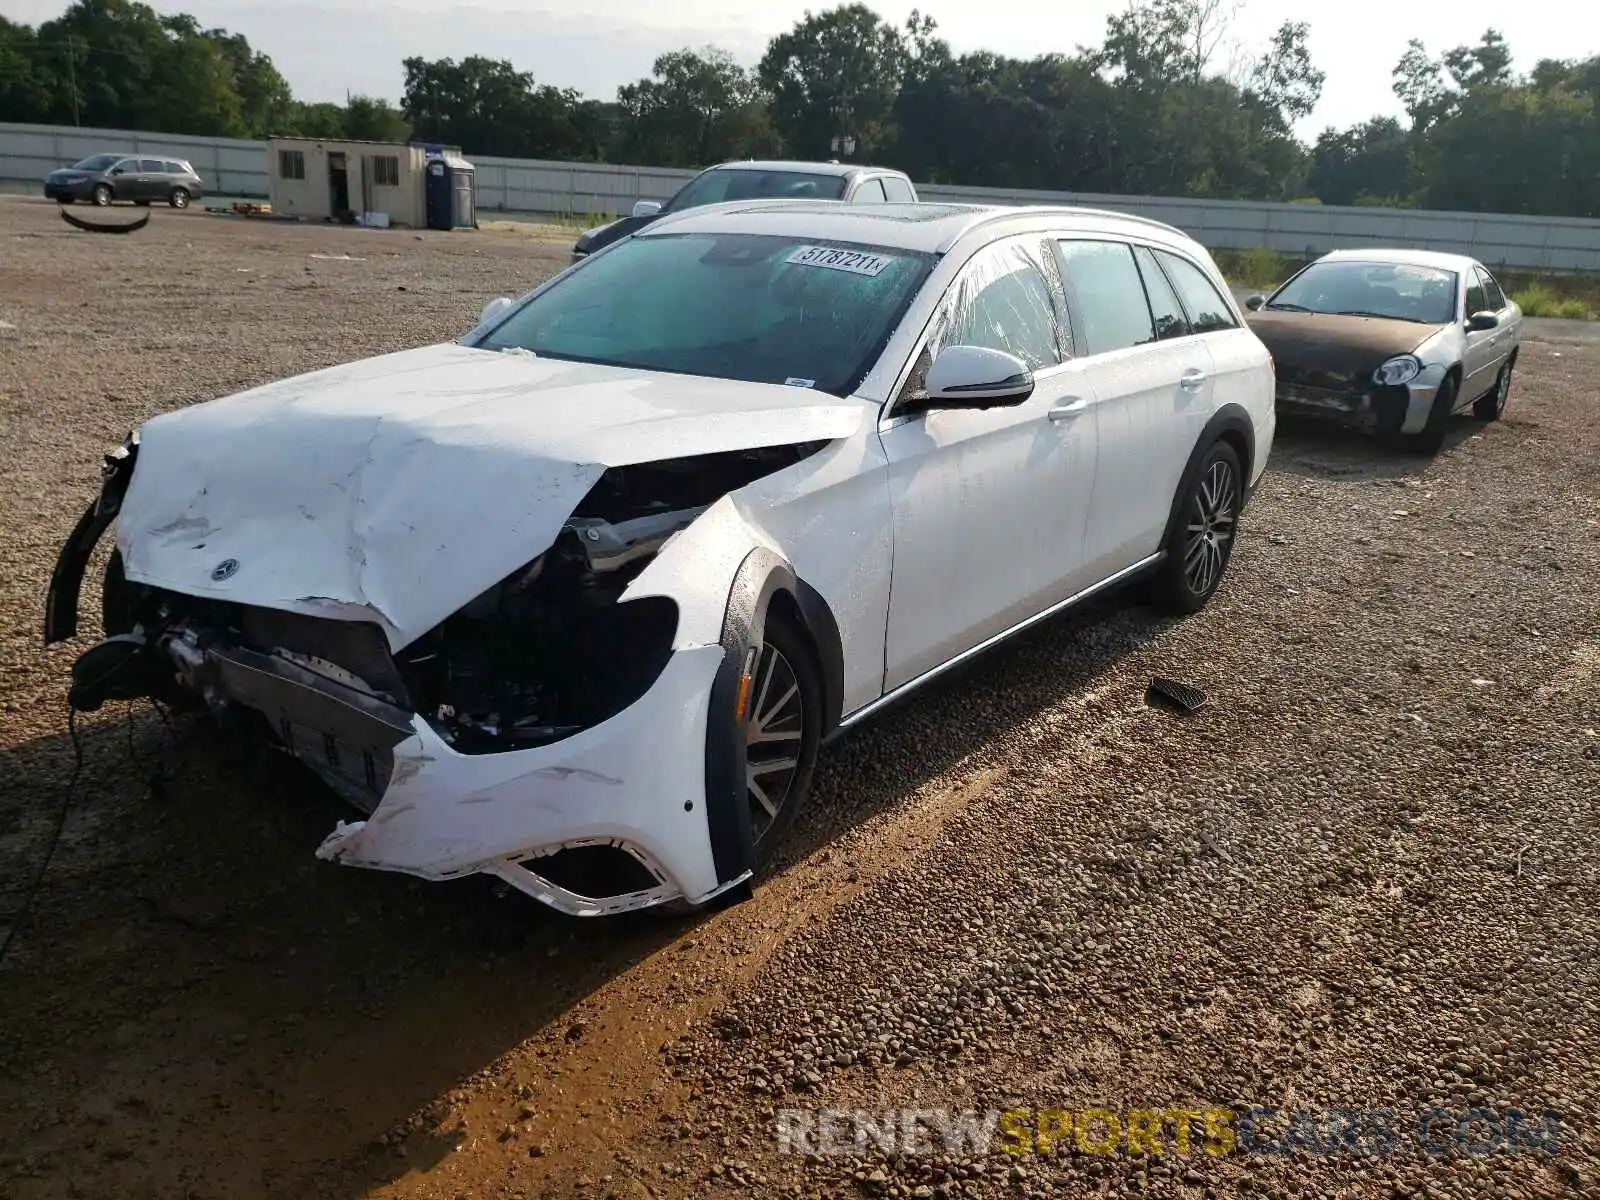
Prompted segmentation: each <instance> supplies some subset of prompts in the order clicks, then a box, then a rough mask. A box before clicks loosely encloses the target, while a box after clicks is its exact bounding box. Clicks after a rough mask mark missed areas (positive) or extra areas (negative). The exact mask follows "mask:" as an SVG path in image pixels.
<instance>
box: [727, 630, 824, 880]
mask: <svg viewBox="0 0 1600 1200" xmlns="http://www.w3.org/2000/svg"><path fill="white" fill-rule="evenodd" d="M743 725H744V730H743V733H744V767H745V802H746V803H747V804H748V805H749V806H750V837H751V840H752V842H753V843H754V846H755V868H756V870H757V871H758V872H759V871H761V870H762V869H764V868H765V867H767V866H768V865H769V864H770V863H771V862H772V859H773V856H774V855H775V854H776V853H777V849H778V847H779V845H780V844H781V843H782V842H783V839H784V837H785V836H786V835H787V834H788V832H789V829H790V827H791V826H792V825H793V824H794V820H795V816H796V815H797V814H798V812H799V810H800V806H801V805H802V804H803V803H804V802H805V799H806V796H807V795H808V794H809V793H810V791H811V778H812V775H813V774H814V773H815V771H816V765H817V750H818V748H819V747H820V746H821V744H822V675H821V672H820V671H819V670H818V669H817V662H816V656H815V655H814V654H812V652H811V646H810V643H809V642H807V640H806V638H805V636H804V635H803V634H802V633H801V632H800V630H799V629H798V628H797V627H796V626H795V624H794V622H793V621H791V620H789V619H788V618H786V617H785V616H784V615H782V614H781V613H773V612H769V613H768V614H767V619H766V622H765V628H764V630H763V632H762V641H761V646H760V649H759V651H758V652H757V655H756V665H755V669H754V671H753V672H752V674H751V677H750V690H749V699H748V700H747V702H746V705H745V714H744V721H743Z"/></svg>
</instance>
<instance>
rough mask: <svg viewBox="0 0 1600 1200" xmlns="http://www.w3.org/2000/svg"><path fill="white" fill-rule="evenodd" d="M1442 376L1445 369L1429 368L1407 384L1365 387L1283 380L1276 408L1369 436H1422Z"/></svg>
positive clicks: (1278, 391) (1281, 411)
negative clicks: (1411, 434) (1377, 434)
mask: <svg viewBox="0 0 1600 1200" xmlns="http://www.w3.org/2000/svg"><path fill="white" fill-rule="evenodd" d="M1443 377H1444V372H1443V371H1442V370H1439V369H1437V368H1430V369H1429V370H1426V371H1424V372H1423V373H1422V374H1421V375H1419V376H1417V377H1416V378H1415V379H1413V380H1412V381H1411V382H1410V383H1407V384H1399V385H1396V386H1393V387H1383V386H1378V385H1371V386H1368V387H1366V388H1337V387H1332V388H1330V387H1319V386H1315V385H1311V384H1305V383H1300V382H1296V381H1288V382H1285V381H1281V380H1280V381H1279V383H1278V387H1277V393H1276V398H1277V404H1276V407H1277V409H1278V411H1279V412H1280V413H1285V414H1294V415H1296V416H1304V417H1314V418H1319V419H1322V420H1330V421H1334V422H1337V423H1339V424H1342V425H1347V426H1350V427H1352V428H1356V429H1361V430H1363V431H1365V432H1367V433H1379V434H1409V433H1420V432H1421V431H1422V430H1423V428H1424V427H1426V425H1427V423H1428V414H1429V413H1430V412H1432V411H1433V403H1434V399H1435V398H1436V397H1437V396H1438V394H1439V385H1440V383H1441V382H1442V381H1443Z"/></svg>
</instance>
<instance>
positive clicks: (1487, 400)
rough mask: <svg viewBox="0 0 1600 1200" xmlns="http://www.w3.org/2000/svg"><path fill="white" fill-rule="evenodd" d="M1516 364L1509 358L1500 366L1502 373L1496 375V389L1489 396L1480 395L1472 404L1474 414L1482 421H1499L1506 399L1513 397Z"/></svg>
mask: <svg viewBox="0 0 1600 1200" xmlns="http://www.w3.org/2000/svg"><path fill="white" fill-rule="evenodd" d="M1515 365H1516V362H1515V360H1514V359H1507V360H1506V362H1505V365H1504V366H1502V367H1501V368H1500V374H1499V375H1497V376H1495V380H1494V391H1492V392H1490V393H1489V394H1488V395H1487V396H1479V397H1478V399H1477V401H1476V403H1474V404H1473V406H1472V415H1473V416H1475V417H1477V418H1478V420H1480V421H1498V420H1499V419H1500V417H1501V416H1502V414H1504V413H1505V411H1506V401H1507V400H1509V399H1510V398H1511V368H1512V367H1513V366H1515Z"/></svg>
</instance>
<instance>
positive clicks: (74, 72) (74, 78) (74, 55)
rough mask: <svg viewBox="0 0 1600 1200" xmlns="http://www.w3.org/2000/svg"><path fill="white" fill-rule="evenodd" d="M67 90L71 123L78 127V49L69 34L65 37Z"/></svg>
mask: <svg viewBox="0 0 1600 1200" xmlns="http://www.w3.org/2000/svg"><path fill="white" fill-rule="evenodd" d="M67 90H68V91H70V92H71V93H72V123H73V124H74V125H79V124H81V123H82V122H80V121H79V120H78V47H77V39H76V38H74V37H73V36H72V35H71V34H68V35H67Z"/></svg>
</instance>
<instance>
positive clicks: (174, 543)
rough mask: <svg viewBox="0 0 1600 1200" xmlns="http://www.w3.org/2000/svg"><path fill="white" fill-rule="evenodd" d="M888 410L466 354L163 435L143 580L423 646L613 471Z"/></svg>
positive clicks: (380, 368)
mask: <svg viewBox="0 0 1600 1200" xmlns="http://www.w3.org/2000/svg"><path fill="white" fill-rule="evenodd" d="M871 411H872V406H870V405H867V404H864V403H861V402H857V401H847V400H839V399H837V398H835V397H831V396H825V395H821V394H817V393H810V392H806V391H802V390H799V389H796V388H792V387H777V386H773V385H767V384H748V383H732V382H727V381H723V380H715V379H700V378H694V377H690V376H681V375H656V374H650V373H647V372H640V371H629V370H623V369H620V368H612V367H598V366H589V365H583V364H575V363H563V362H558V361H554V360H546V359H537V358H534V357H532V356H531V355H526V354H516V353H510V354H502V353H495V352H490V351H484V350H476V349H471V348H468V347H464V346H457V345H453V344H452V345H442V346H429V347H425V348H423V349H420V350H410V351H405V352H402V353H399V354H390V355H385V356H383V357H380V358H372V359H366V360H363V361H361V362H356V363H351V364H348V365H346V366H341V367H333V368H330V369H328V370H325V371H317V372H313V373H312V374H309V375H302V376H298V377H296V378H293V379H287V380H284V381H282V382H279V383H274V384H269V385H267V386H265V387H261V388H256V389H254V390H252V391H248V392H242V393H240V394H238V395H236V396H230V397H227V398H225V399H221V400H214V401H211V402H210V403H207V404H200V405H195V406H193V407H191V408H186V409H180V410H178V411H176V412H171V413H167V414H164V415H162V416H159V417H156V418H155V419H153V420H151V421H149V422H148V423H147V424H145V425H144V426H143V427H142V428H141V431H140V442H141V446H140V451H139V464H138V467H137V469H136V470H135V472H134V476H133V480H132V482H131V484H130V485H129V488H128V494H127V497H126V498H125V500H124V502H123V506H122V511H121V514H120V516H119V518H118V523H117V545H118V548H119V549H120V550H121V552H122V557H123V563H124V569H125V570H126V572H127V575H128V578H129V579H131V580H133V581H135V582H138V583H146V584H150V585H153V586H157V587H163V588H169V589H171V590H173V591H178V592H183V593H186V594H189V595H195V596H204V597H208V598H214V599H219V600H229V601H235V602H238V603H242V604H253V605H261V606H264V607H268V608H278V609H284V610H287V611H291V612H303V613H308V614H311V615H321V616H330V617H338V618H345V619H352V620H374V621H377V622H378V623H379V624H380V625H381V626H383V628H384V631H385V633H386V635H387V636H388V639H389V642H390V645H391V646H392V647H393V648H395V649H398V648H400V647H402V646H404V645H406V644H407V643H409V642H411V641H412V640H414V639H415V638H417V637H420V636H421V635H422V634H423V633H426V632H427V631H428V630H429V629H431V628H433V627H434V626H435V625H436V624H438V623H439V622H440V621H441V620H443V619H444V618H445V617H447V616H449V615H450V614H451V613H453V612H455V611H456V609H458V608H460V607H461V605H462V604H464V603H466V602H467V601H468V600H470V599H472V598H473V597H474V596H476V595H478V594H479V593H481V592H482V591H483V590H484V589H486V588H488V587H489V586H490V585H492V584H494V583H495V582H496V581H498V580H500V579H503V578H504V577H505V576H506V575H508V574H509V573H510V572H511V571H513V570H515V569H516V568H517V567H519V566H521V565H523V564H524V563H526V562H528V561H530V560H531V559H533V558H534V557H535V556H537V555H539V554H540V553H542V552H543V551H544V550H546V549H547V548H548V547H549V546H550V545H551V543H552V542H553V541H554V540H555V537H556V535H557V534H558V533H559V532H560V530H561V526H562V524H563V523H564V522H565V521H566V520H567V518H568V517H569V516H570V515H571V514H572V511H573V509H574V508H575V507H576V506H577V505H578V503H579V502H580V501H581V500H582V499H583V497H584V495H585V494H586V493H587V492H588V490H589V489H590V487H592V486H593V485H594V483H595V481H596V480H597V479H598V478H599V477H600V475H601V474H602V473H603V472H604V470H605V468H607V467H613V466H626V465H628V464H631V463H640V462H652V461H659V460H663V459H670V458H679V457H683V456H685V455H692V454H711V453H717V452H719V451H726V450H740V449H753V448H756V447H760V446H777V445H786V444H791V443H794V442H803V441H822V440H831V439H834V438H840V437H847V436H849V435H850V434H852V433H854V432H855V431H856V430H857V429H858V428H859V427H860V426H861V423H862V422H863V420H865V419H866V418H867V416H868V415H869V414H870V413H871Z"/></svg>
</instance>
